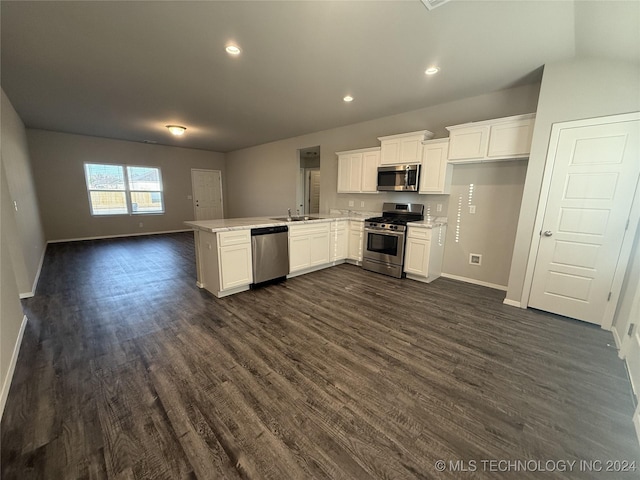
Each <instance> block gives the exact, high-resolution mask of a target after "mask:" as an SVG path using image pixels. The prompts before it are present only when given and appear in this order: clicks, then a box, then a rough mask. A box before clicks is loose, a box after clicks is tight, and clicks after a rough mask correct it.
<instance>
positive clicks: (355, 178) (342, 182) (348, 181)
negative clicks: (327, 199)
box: [336, 147, 380, 193]
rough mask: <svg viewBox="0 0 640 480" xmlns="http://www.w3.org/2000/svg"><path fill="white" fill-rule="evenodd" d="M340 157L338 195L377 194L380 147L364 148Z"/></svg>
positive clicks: (342, 153)
mask: <svg viewBox="0 0 640 480" xmlns="http://www.w3.org/2000/svg"><path fill="white" fill-rule="evenodd" d="M336 155H338V193H377V187H378V165H380V147H372V148H362V149H360V150H350V151H347V152H336Z"/></svg>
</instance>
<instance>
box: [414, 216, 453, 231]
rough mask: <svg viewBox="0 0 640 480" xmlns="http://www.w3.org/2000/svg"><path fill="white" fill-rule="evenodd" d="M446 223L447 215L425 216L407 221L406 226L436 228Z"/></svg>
mask: <svg viewBox="0 0 640 480" xmlns="http://www.w3.org/2000/svg"><path fill="white" fill-rule="evenodd" d="M446 224H447V217H435V218H433V217H427V218H425V219H424V220H421V221H419V222H409V223H407V226H408V227H418V228H437V227H442V226H444V225H446Z"/></svg>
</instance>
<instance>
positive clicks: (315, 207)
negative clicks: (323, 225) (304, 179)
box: [309, 170, 320, 213]
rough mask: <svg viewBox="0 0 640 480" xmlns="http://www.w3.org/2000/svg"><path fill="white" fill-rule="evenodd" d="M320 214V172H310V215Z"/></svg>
mask: <svg viewBox="0 0 640 480" xmlns="http://www.w3.org/2000/svg"><path fill="white" fill-rule="evenodd" d="M319 212H320V170H311V171H310V172H309V213H319Z"/></svg>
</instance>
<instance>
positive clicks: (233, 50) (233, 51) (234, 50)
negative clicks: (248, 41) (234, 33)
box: [225, 45, 240, 55]
mask: <svg viewBox="0 0 640 480" xmlns="http://www.w3.org/2000/svg"><path fill="white" fill-rule="evenodd" d="M225 50H226V51H227V53H228V54H229V55H240V48H239V47H237V46H236V45H228V46H227V48H225Z"/></svg>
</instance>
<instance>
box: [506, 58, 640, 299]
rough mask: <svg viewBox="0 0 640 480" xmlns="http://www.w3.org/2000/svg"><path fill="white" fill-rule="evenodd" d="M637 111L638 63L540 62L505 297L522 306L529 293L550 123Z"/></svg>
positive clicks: (639, 89)
mask: <svg viewBox="0 0 640 480" xmlns="http://www.w3.org/2000/svg"><path fill="white" fill-rule="evenodd" d="M639 110H640V67H639V66H638V65H637V64H632V63H627V62H621V61H616V60H608V59H596V58H587V59H575V60H572V61H568V62H562V63H556V64H550V65H546V66H545V69H544V74H543V78H542V85H541V88H540V99H539V101H538V111H537V115H536V124H535V129H534V132H533V140H532V144H531V155H530V157H529V167H528V170H527V178H526V181H525V185H524V192H523V198H522V205H521V207H520V217H519V220H518V228H517V234H516V239H515V245H514V250H513V257H512V261H511V271H510V274H509V284H508V290H507V300H508V301H511V302H514V303H521V302H522V303H523V305H526V302H527V301H528V292H525V291H524V282H525V271H526V265H527V260H528V258H529V249H530V247H531V242H532V238H533V233H534V232H533V226H534V221H535V217H536V212H537V208H538V200H539V196H540V188H541V186H542V177H543V174H544V167H545V163H546V157H547V151H548V146H549V138H550V135H551V127H552V125H553V124H554V123H558V122H565V121H570V120H580V119H585V118H592V117H600V116H606V115H614V114H619V113H628V112H633V111H639Z"/></svg>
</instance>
